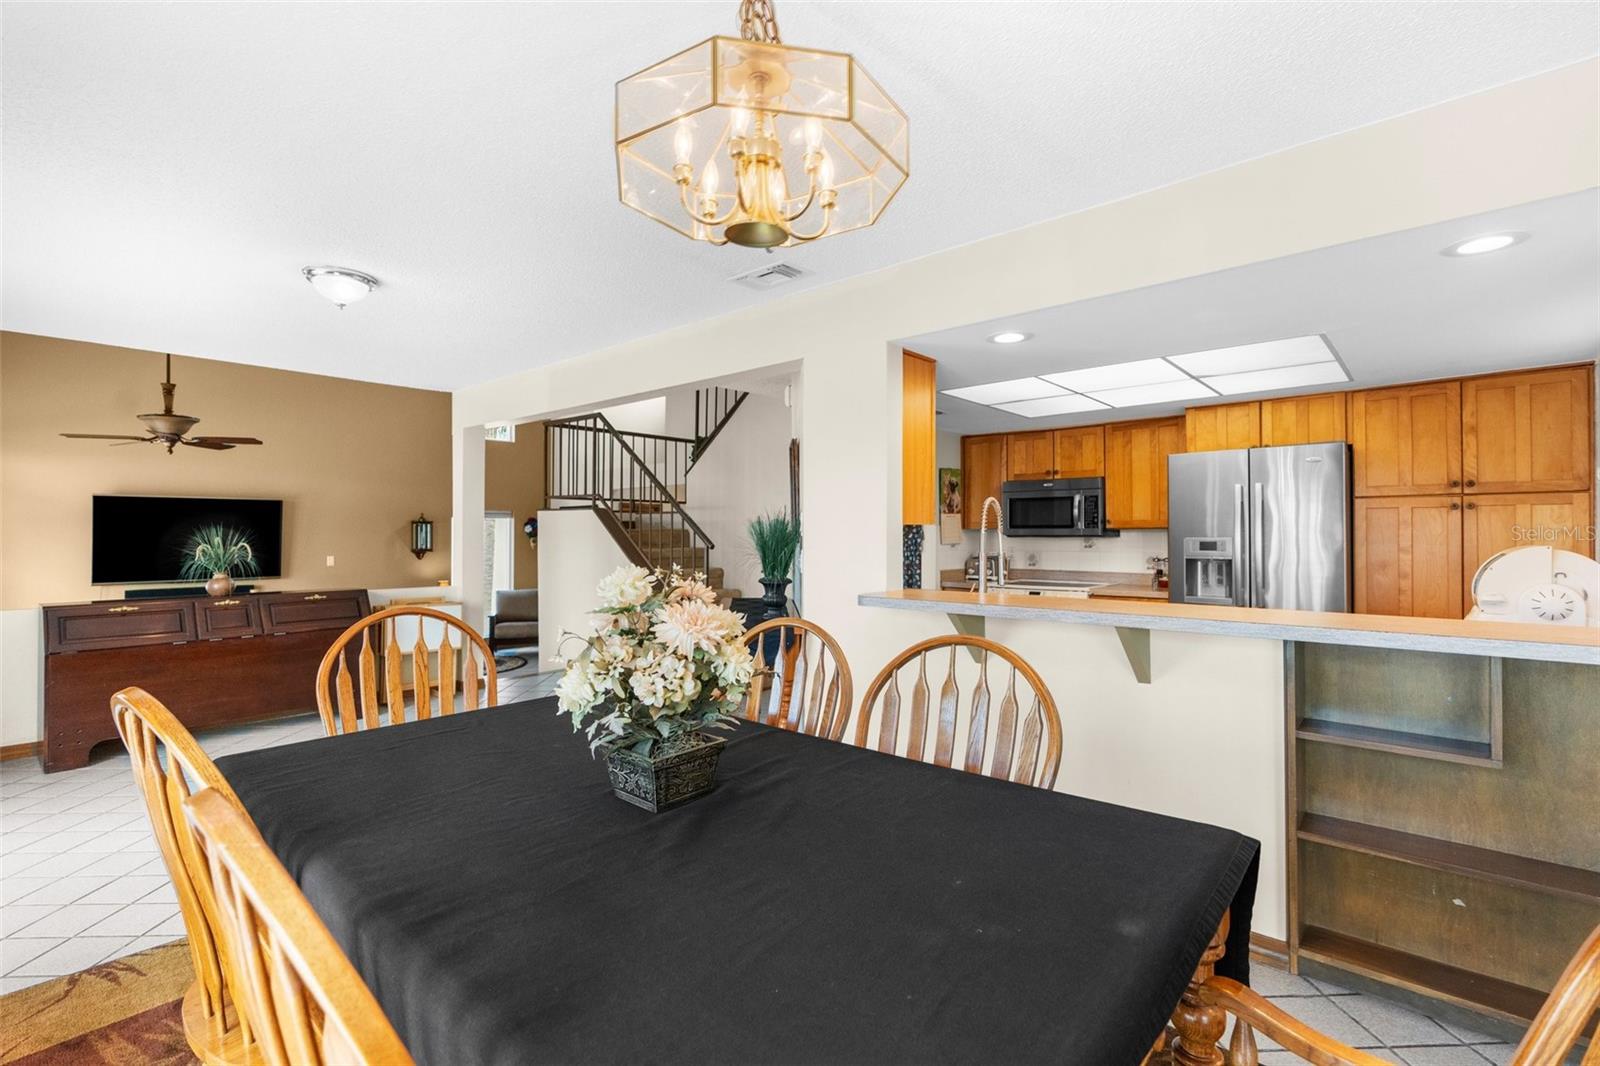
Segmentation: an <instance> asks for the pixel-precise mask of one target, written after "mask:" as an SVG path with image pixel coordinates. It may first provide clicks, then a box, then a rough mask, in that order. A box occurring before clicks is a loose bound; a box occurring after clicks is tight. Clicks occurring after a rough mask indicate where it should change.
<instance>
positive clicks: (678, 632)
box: [650, 600, 742, 657]
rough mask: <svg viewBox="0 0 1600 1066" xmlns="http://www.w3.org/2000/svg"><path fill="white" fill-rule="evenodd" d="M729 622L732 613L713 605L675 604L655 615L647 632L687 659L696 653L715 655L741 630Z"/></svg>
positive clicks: (691, 601) (695, 603) (691, 602)
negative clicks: (725, 642) (702, 652)
mask: <svg viewBox="0 0 1600 1066" xmlns="http://www.w3.org/2000/svg"><path fill="white" fill-rule="evenodd" d="M733 618H734V615H733V612H732V611H726V610H723V609H722V608H721V607H717V606H715V605H714V604H709V603H704V602H702V601H700V600H679V601H678V602H677V603H669V604H667V605H666V606H664V607H662V608H661V609H660V610H659V611H657V612H656V623H655V625H654V626H652V627H651V628H650V632H651V634H652V635H653V636H654V637H655V638H656V639H657V640H659V641H660V642H661V643H662V644H665V645H666V646H667V647H668V648H671V649H672V650H673V651H675V652H677V653H678V654H679V655H683V656H686V657H687V656H691V655H693V654H694V653H695V651H696V650H697V649H698V650H700V651H708V652H712V653H715V652H716V651H717V650H718V649H720V648H721V646H722V644H723V642H724V641H726V640H728V639H729V638H730V637H733V636H736V635H737V634H738V633H739V631H740V629H742V627H741V626H739V625H738V623H737V622H733V621H732V619H733Z"/></svg>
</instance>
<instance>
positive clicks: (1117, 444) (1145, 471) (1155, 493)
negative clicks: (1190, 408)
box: [1106, 418, 1184, 529]
mask: <svg viewBox="0 0 1600 1066" xmlns="http://www.w3.org/2000/svg"><path fill="white" fill-rule="evenodd" d="M1183 423H1184V420H1183V419H1181V418H1159V419H1154V420H1151V421H1148V422H1115V423H1112V424H1111V425H1108V426H1106V524H1107V525H1109V526H1110V527H1111V528H1112V529H1165V528H1166V527H1167V456H1169V455H1172V454H1173V453H1175V452H1181V451H1183V438H1184V429H1183Z"/></svg>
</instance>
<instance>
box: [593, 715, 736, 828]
mask: <svg viewBox="0 0 1600 1066" xmlns="http://www.w3.org/2000/svg"><path fill="white" fill-rule="evenodd" d="M695 735H696V737H698V738H699V743H698V744H696V745H694V746H693V747H691V748H683V749H681V750H679V751H675V752H673V753H671V754H670V755H655V756H651V755H640V754H639V753H638V752H636V751H630V750H628V749H627V748H610V749H608V750H607V751H606V769H607V771H609V773H610V775H611V791H612V792H613V793H615V794H616V797H617V798H618V799H620V800H627V801H628V802H629V803H631V804H633V805H634V806H635V807H643V808H644V809H645V810H647V811H651V812H653V813H659V812H660V811H664V810H666V809H667V808H668V807H675V806H677V805H678V804H680V803H685V802H687V801H689V800H692V799H694V798H695V797H696V796H703V795H705V794H706V793H707V792H710V791H711V790H712V789H713V788H715V787H716V783H717V760H718V759H720V758H721V757H722V745H723V744H725V743H726V741H724V740H723V739H722V738H721V737H710V736H707V735H706V734H704V733H697V734H695Z"/></svg>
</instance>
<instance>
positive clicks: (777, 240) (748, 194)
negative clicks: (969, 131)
mask: <svg viewBox="0 0 1600 1066" xmlns="http://www.w3.org/2000/svg"><path fill="white" fill-rule="evenodd" d="M739 21H740V36H739V37H738V38H734V37H712V38H711V39H709V40H706V41H702V42H701V43H699V44H697V45H695V46H694V47H692V48H689V49H687V50H686V51H683V52H679V53H678V54H677V55H675V56H672V57H671V58H668V59H663V60H662V61H661V62H659V63H657V64H655V65H654V66H652V67H648V68H646V69H644V70H642V71H640V72H639V73H637V74H635V75H633V76H632V77H629V78H624V79H623V80H621V81H619V82H617V102H616V149H617V182H618V195H619V196H620V197H621V199H622V202H623V203H624V204H626V205H627V206H628V207H631V208H633V209H634V210H635V211H639V212H641V213H643V214H646V215H649V216H650V217H651V218H653V219H655V220H656V221H657V222H661V223H664V224H665V225H667V226H669V227H671V228H672V229H675V230H677V231H678V232H679V233H681V234H683V235H684V236H685V237H690V238H692V239H694V240H697V241H705V242H707V243H709V244H716V245H723V244H729V243H732V244H739V245H743V246H745V247H747V248H777V247H782V246H785V245H792V244H802V243H804V242H807V241H814V240H816V239H817V238H819V237H825V236H832V235H834V234H837V233H846V232H848V231H850V230H853V229H860V228H862V227H864V226H870V225H872V224H873V223H874V222H876V221H877V220H878V216H879V215H881V214H882V213H883V209H884V208H885V207H887V206H888V203H889V201H890V200H891V199H892V198H893V197H894V194H895V193H896V192H898V191H899V189H900V186H901V185H903V184H905V180H906V178H907V176H908V175H909V174H910V157H909V154H908V139H907V138H908V122H907V120H906V115H905V112H903V111H901V110H900V108H899V107H897V106H896V105H895V103H894V101H893V100H891V99H890V98H889V96H888V94H887V93H885V92H884V91H883V89H881V88H880V87H879V86H878V83H877V82H875V81H873V80H872V77H871V76H870V75H869V74H867V72H866V71H865V70H864V69H862V67H861V64H859V63H857V62H856V61H855V59H854V58H852V57H851V56H849V55H847V54H845V53H843V52H824V51H820V50H818V49H813V48H796V47H793V46H791V45H786V44H784V43H783V42H782V41H781V40H779V38H778V22H777V18H776V16H775V15H774V14H773V10H772V2H771V0H743V2H742V3H741V4H740V5H739Z"/></svg>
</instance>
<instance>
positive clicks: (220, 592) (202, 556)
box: [178, 525, 260, 597]
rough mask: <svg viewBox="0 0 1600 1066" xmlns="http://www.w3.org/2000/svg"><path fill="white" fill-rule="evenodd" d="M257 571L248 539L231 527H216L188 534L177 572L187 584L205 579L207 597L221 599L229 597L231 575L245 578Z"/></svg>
mask: <svg viewBox="0 0 1600 1066" xmlns="http://www.w3.org/2000/svg"><path fill="white" fill-rule="evenodd" d="M259 570H260V567H259V566H258V565H257V563H256V554H255V552H254V550H252V549H251V547H250V538H249V536H248V535H246V534H245V533H244V532H243V531H241V530H238V529H234V528H233V527H231V526H221V525H215V526H201V527H200V528H199V529H196V530H195V531H194V532H193V533H191V534H189V543H188V545H187V546H186V547H185V548H184V560H183V566H182V567H181V568H180V569H179V571H178V573H179V575H180V576H181V577H183V578H184V579H185V580H187V581H198V580H200V579H201V578H207V579H208V580H207V581H206V595H208V596H211V597H221V596H227V595H231V594H232V592H233V587H234V586H233V578H234V575H238V576H240V577H248V576H249V575H251V574H255V573H257V572H259Z"/></svg>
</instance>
